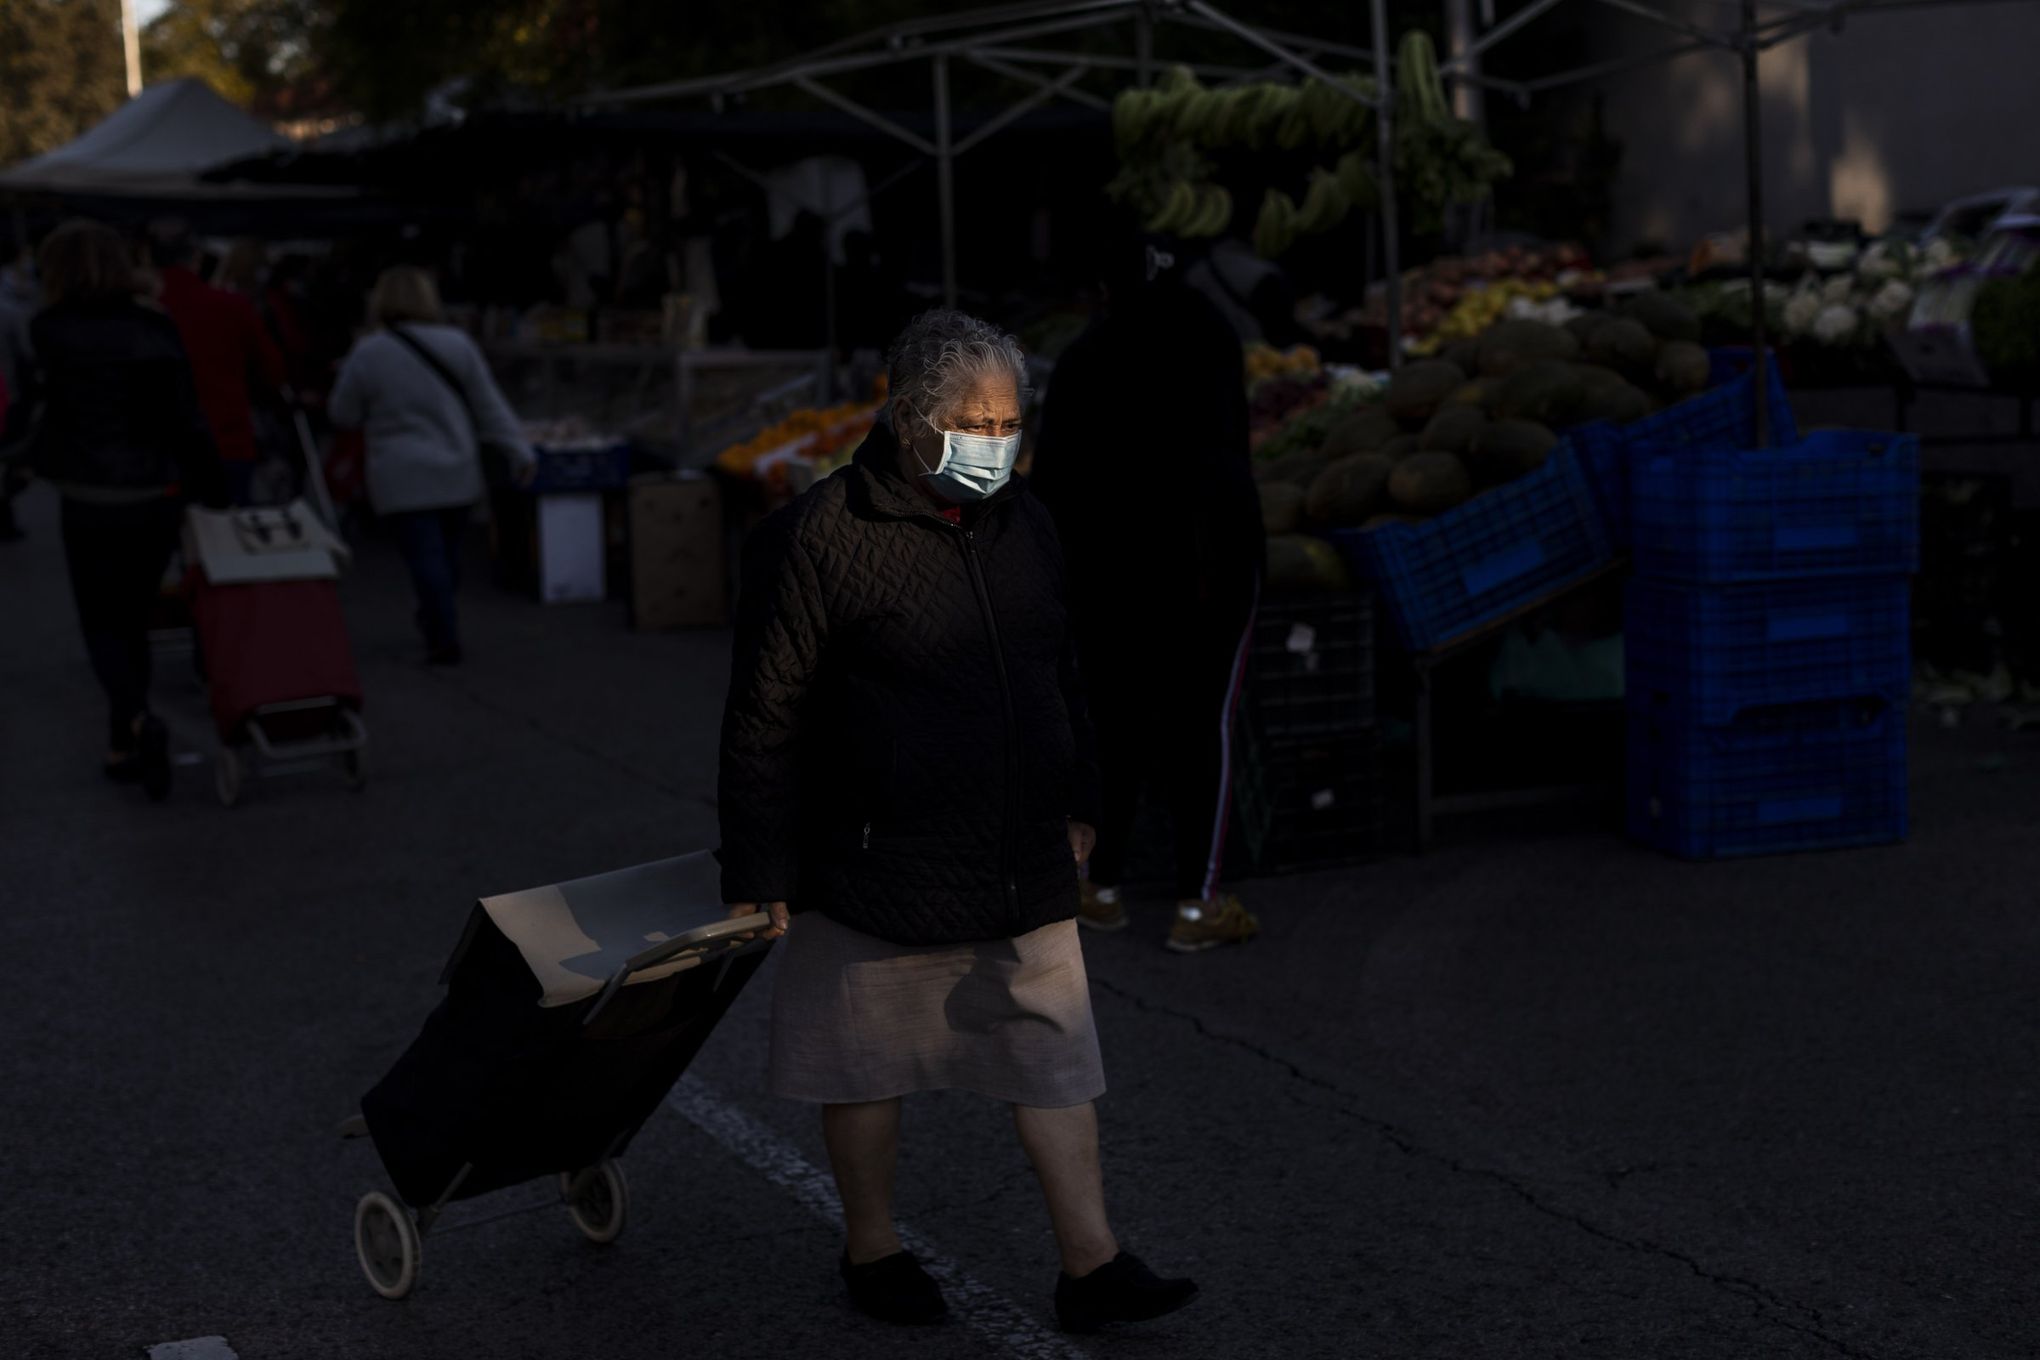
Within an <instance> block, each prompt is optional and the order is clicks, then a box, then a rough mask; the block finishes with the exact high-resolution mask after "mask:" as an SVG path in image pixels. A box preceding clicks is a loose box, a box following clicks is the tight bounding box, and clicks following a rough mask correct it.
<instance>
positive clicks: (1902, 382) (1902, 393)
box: [1891, 377, 2040, 448]
mask: <svg viewBox="0 0 2040 1360" xmlns="http://www.w3.org/2000/svg"><path fill="white" fill-rule="evenodd" d="M1922 392H1934V393H1940V394H1946V395H1951V396H1963V397H1969V398H1972V399H1984V400H2005V399H2010V400H2012V401H2015V402H2017V403H2018V405H2019V428H2018V432H2017V433H2016V434H1997V433H1992V432H1983V433H1975V434H1922V435H1921V436H1920V444H1921V446H1922V447H1926V448H1961V447H1965V446H1970V445H1978V444H2035V443H2040V435H2036V434H2035V432H2034V425H2033V403H2034V402H2035V401H2036V400H2040V390H2035V389H2031V388H2028V389H2025V390H2023V391H2022V390H2016V389H2012V388H2002V387H1970V386H1967V385H1964V384H1960V383H1935V382H1917V381H1915V380H1913V379H1911V378H1906V377H1901V378H1900V379H1899V380H1898V381H1897V382H1896V383H1894V384H1893V385H1892V394H1891V395H1892V412H1893V414H1892V419H1893V421H1894V422H1895V423H1894V424H1893V426H1892V428H1893V429H1895V430H1899V431H1910V430H1911V429H1912V425H1911V423H1910V420H1911V416H1912V408H1913V406H1914V405H1915V404H1917V403H1918V401H1919V397H1920V393H1922Z"/></svg>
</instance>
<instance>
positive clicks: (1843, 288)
mask: <svg viewBox="0 0 2040 1360" xmlns="http://www.w3.org/2000/svg"><path fill="white" fill-rule="evenodd" d="M1855 295H1856V280H1855V279H1853V278H1851V277H1850V276H1849V275H1847V274H1837V275H1835V276H1834V277H1833V278H1831V279H1829V280H1828V281H1827V282H1826V283H1824V284H1822V285H1821V289H1820V300H1821V301H1822V302H1825V303H1827V304H1828V305H1829V306H1831V307H1832V306H1834V305H1835V304H1837V303H1842V302H1847V301H1848V300H1849V299H1850V298H1852V297H1854V296H1855Z"/></svg>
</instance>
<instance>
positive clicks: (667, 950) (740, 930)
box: [581, 911, 772, 1025]
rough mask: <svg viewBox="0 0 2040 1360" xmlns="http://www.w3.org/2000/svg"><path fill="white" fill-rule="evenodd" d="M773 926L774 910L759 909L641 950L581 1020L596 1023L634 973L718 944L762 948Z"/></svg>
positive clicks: (733, 950) (731, 950)
mask: <svg viewBox="0 0 2040 1360" xmlns="http://www.w3.org/2000/svg"><path fill="white" fill-rule="evenodd" d="M771 926H772V916H771V913H769V912H763V911H757V912H752V913H751V914H750V915H749V916H739V917H735V918H733V919H731V920H727V921H712V922H710V923H709V924H708V925H705V926H697V927H695V928H694V929H693V930H690V931H687V932H686V933H685V934H681V935H675V936H674V937H673V938H672V939H670V940H661V941H659V942H658V943H657V944H655V945H653V946H652V947H651V948H649V949H643V950H640V951H638V952H637V953H635V954H633V955H631V956H630V957H629V958H628V959H626V960H624V963H623V966H622V967H620V968H618V969H617V970H616V971H615V972H614V973H612V974H610V975H609V981H608V982H606V983H604V984H603V985H602V994H601V995H600V996H598V997H596V998H595V1004H594V1005H593V1006H590V1007H589V1008H588V1014H587V1015H585V1016H583V1017H582V1019H581V1023H582V1024H583V1025H589V1024H593V1023H594V1021H595V1017H596V1016H598V1015H600V1014H601V1013H602V1010H603V1008H604V1007H605V1006H607V1005H608V1004H609V1001H610V998H611V997H613V996H615V995H616V993H617V992H618V991H619V990H621V988H622V987H623V984H624V983H626V982H628V981H630V979H631V976H632V975H633V974H635V973H642V972H645V971H646V970H648V969H652V968H657V967H658V966H659V965H660V964H663V963H670V962H671V961H672V960H674V959H676V958H679V957H680V956H681V955H683V954H688V953H698V954H701V955H703V956H706V955H707V954H708V953H709V951H710V950H711V949H712V948H713V947H714V946H716V945H718V944H719V945H722V946H723V947H724V949H723V952H724V953H726V954H737V953H744V952H748V951H749V950H751V949H754V948H762V947H764V946H765V945H766V944H768V943H770V942H769V941H765V940H759V939H757V938H756V936H757V933H758V932H759V931H761V930H769V929H770V928H771ZM745 937H750V938H745Z"/></svg>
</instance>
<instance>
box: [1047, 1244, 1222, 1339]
mask: <svg viewBox="0 0 2040 1360" xmlns="http://www.w3.org/2000/svg"><path fill="white" fill-rule="evenodd" d="M1196 1297H1197V1284H1196V1282H1195V1281H1193V1280H1164V1279H1160V1278H1158V1277H1157V1276H1156V1275H1155V1273H1154V1272H1153V1271H1152V1270H1149V1269H1148V1268H1147V1267H1146V1266H1144V1265H1142V1264H1141V1260H1140V1258H1139V1257H1138V1256H1135V1255H1134V1254H1133V1253H1132V1252H1126V1251H1122V1252H1120V1253H1119V1255H1117V1256H1115V1257H1113V1258H1112V1259H1111V1260H1110V1261H1109V1262H1107V1263H1106V1264H1104V1265H1102V1266H1099V1267H1098V1268H1097V1269H1096V1270H1094V1271H1092V1272H1091V1273H1090V1274H1088V1275H1084V1276H1080V1277H1076V1278H1072V1277H1071V1276H1070V1275H1068V1274H1064V1275H1063V1276H1062V1277H1061V1278H1059V1279H1058V1280H1057V1281H1056V1282H1055V1320H1056V1322H1057V1323H1058V1324H1060V1325H1061V1327H1062V1329H1063V1330H1064V1331H1066V1332H1095V1331H1097V1330H1098V1329H1099V1328H1101V1327H1105V1326H1109V1325H1110V1324H1112V1323H1115V1322H1147V1321H1149V1320H1150V1319H1152V1318H1158V1317H1161V1316H1162V1315H1163V1314H1164V1313H1173V1312H1175V1311H1176V1310H1177V1309H1178V1308H1181V1307H1182V1306H1183V1305H1184V1304H1186V1303H1188V1302H1190V1300H1192V1299H1194V1298H1196Z"/></svg>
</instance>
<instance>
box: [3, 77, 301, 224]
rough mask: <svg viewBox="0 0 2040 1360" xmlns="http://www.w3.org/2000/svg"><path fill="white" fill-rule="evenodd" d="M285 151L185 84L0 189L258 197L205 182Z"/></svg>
mask: <svg viewBox="0 0 2040 1360" xmlns="http://www.w3.org/2000/svg"><path fill="white" fill-rule="evenodd" d="M289 145H290V141H289V139H288V138H286V137H284V136H283V135H282V134H280V133H278V132H277V131H276V130H275V129H273V128H271V127H270V126H269V125H268V124H266V123H263V122H262V121H261V120H259V119H257V118H255V117H253V116H251V115H250V114H248V113H247V112H245V111H244V110H242V109H239V108H236V107H235V106H234V105H232V104H230V103H228V102H227V101H226V100H225V99H222V98H221V97H220V96H219V95H218V94H216V93H214V92H213V89H212V87H211V86H209V85H207V84H206V83H205V82H204V81H203V80H199V79H197V78H195V77H186V78H184V79H181V80H168V81H164V82H163V83H162V84H160V85H151V86H150V87H149V88H148V89H146V90H143V91H142V92H141V93H140V94H138V95H136V96H135V97H134V98H132V99H130V100H128V101H127V103H125V104H123V105H121V106H120V107H119V108H117V109H115V110H114V111H113V112H112V113H110V114H108V115H107V116H106V118H105V119H104V120H103V121H101V122H100V123H98V124H97V125H96V126H94V127H92V128H91V129H89V130H88V131H86V132H85V133H83V134H82V135H81V136H79V137H77V138H76V139H75V140H73V141H70V142H67V143H65V144H64V145H63V146H60V147H58V148H57V149H56V150H54V151H48V152H45V153H44V154H42V155H40V156H37V157H35V158H34V159H32V160H27V161H23V162H22V163H21V164H19V165H17V166H14V167H12V168H10V169H8V170H6V171H0V190H15V191H21V192H28V193H45V194H65V195H82V196H94V197H97V196H102V195H112V196H122V197H126V196H138V197H151V198H168V197H184V196H200V197H215V196H234V195H238V194H245V193H251V192H253V193H261V192H264V190H261V189H258V188H254V187H252V186H240V185H234V184H231V183H212V182H208V181H207V180H206V179H205V178H204V176H205V173H206V172H207V171H209V170H213V169H216V168H218V167H220V166H224V165H229V164H231V163H233V162H235V161H240V160H247V159H249V158H250V157H255V156H264V155H268V154H271V153H273V152H277V151H281V150H283V149H285V148H287V147H288V146H289ZM294 192H302V190H294Z"/></svg>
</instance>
